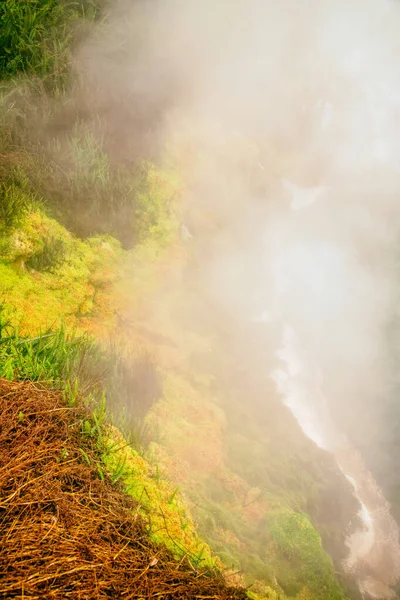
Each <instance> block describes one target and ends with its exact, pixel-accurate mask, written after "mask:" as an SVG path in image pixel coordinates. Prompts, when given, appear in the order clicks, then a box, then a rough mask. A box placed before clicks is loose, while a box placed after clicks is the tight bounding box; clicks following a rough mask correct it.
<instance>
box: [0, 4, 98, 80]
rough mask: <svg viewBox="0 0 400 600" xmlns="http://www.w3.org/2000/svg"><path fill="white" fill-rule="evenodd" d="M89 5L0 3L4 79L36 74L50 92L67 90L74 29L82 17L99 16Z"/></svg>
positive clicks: (1, 73) (0, 68)
mask: <svg viewBox="0 0 400 600" xmlns="http://www.w3.org/2000/svg"><path fill="white" fill-rule="evenodd" d="M85 5H86V6H85ZM89 6H90V5H89V4H88V3H82V2H79V1H78V2H77V1H75V2H72V1H69V0H65V1H63V0H29V2H21V1H20V0H4V1H3V2H2V3H1V4H0V48H1V51H0V78H8V77H13V76H15V75H16V74H18V73H19V72H22V73H28V74H34V75H37V76H39V77H41V78H42V79H43V81H44V82H45V83H46V87H47V89H50V90H52V91H54V90H56V89H64V88H65V85H66V83H67V81H68V76H69V71H70V64H71V45H72V42H73V41H74V36H75V32H74V26H75V25H76V23H77V21H78V19H79V18H80V17H83V16H85V17H86V18H89V19H93V18H94V16H95V14H96V10H97V8H96V6H95V5H94V4H91V10H90V9H89ZM85 8H86V10H85ZM88 9H89V10H88Z"/></svg>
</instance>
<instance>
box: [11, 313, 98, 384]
mask: <svg viewBox="0 0 400 600" xmlns="http://www.w3.org/2000/svg"><path fill="white" fill-rule="evenodd" d="M0 332H1V338H0V377H5V378H6V379H9V380H12V379H23V380H28V379H29V380H31V381H43V380H46V381H50V382H52V383H53V385H56V386H58V387H60V386H61V384H62V382H63V381H64V380H68V379H69V378H70V377H72V375H73V376H74V377H77V375H78V370H79V365H82V356H83V354H85V353H87V352H88V351H89V350H90V348H91V342H90V341H89V340H88V339H87V338H86V337H77V336H73V335H68V334H67V332H66V330H65V328H63V327H61V328H60V329H58V330H57V331H55V332H46V333H43V334H40V335H38V336H37V337H34V338H25V337H21V336H20V335H19V333H18V330H17V329H15V328H12V327H11V326H10V325H9V324H7V321H2V326H1V328H0Z"/></svg>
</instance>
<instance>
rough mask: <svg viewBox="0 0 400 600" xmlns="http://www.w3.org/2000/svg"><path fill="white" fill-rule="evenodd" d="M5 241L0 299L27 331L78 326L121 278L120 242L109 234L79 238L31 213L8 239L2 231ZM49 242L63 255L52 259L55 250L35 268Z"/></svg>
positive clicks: (1, 262) (38, 212)
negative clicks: (104, 291)
mask: <svg viewBox="0 0 400 600" xmlns="http://www.w3.org/2000/svg"><path fill="white" fill-rule="evenodd" d="M1 239H2V242H3V244H2V246H1V252H2V253H1V255H0V298H1V301H2V302H3V304H6V305H9V306H10V307H12V308H13V311H12V321H13V324H14V325H19V326H20V328H21V332H26V333H35V332H38V331H40V330H44V329H47V328H48V327H50V326H55V325H57V324H59V323H61V322H62V321H64V322H66V323H67V324H68V325H70V326H72V327H79V326H80V321H79V317H80V316H81V315H82V314H87V313H88V312H92V311H93V310H95V308H96V290H97V289H99V288H102V289H104V288H105V287H107V286H110V285H111V283H112V282H113V281H114V280H115V278H116V277H117V266H118V264H119V262H120V259H121V257H122V256H123V254H122V251H121V248H120V245H119V243H118V242H117V241H116V240H114V239H112V238H110V237H109V236H106V237H100V236H98V237H95V238H92V239H89V240H87V241H85V242H84V241H82V240H78V239H77V238H75V237H74V236H73V235H72V234H71V233H69V232H68V231H67V230H66V229H65V228H63V227H62V226H61V225H60V224H59V223H57V221H55V220H54V219H51V218H49V217H47V216H46V215H44V214H43V213H42V212H41V211H34V212H31V213H29V214H28V215H26V217H25V219H24V221H23V223H22V224H21V226H20V227H18V228H16V229H14V230H13V231H11V232H9V235H8V236H7V235H6V234H5V233H4V231H3V233H2V238H1ZM49 239H50V240H58V241H59V242H60V243H62V248H63V252H62V255H61V256H60V255H59V254H57V256H52V255H51V251H50V255H47V257H46V262H45V264H44V268H42V269H41V270H40V271H39V270H36V269H34V268H32V265H36V264H38V265H39V266H40V265H42V266H43V249H44V248H45V247H46V243H48V242H47V241H48V240H49ZM35 257H36V262H35V261H34V260H33V259H34V258H35ZM40 257H42V260H40Z"/></svg>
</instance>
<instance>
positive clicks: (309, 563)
mask: <svg viewBox="0 0 400 600" xmlns="http://www.w3.org/2000/svg"><path fill="white" fill-rule="evenodd" d="M82 6H85V3H84V2H81V3H77V4H74V5H72V4H71V5H65V6H64V5H63V6H62V5H61V4H60V3H58V2H57V1H56V0H35V1H34V2H31V3H19V2H16V1H14V0H7V2H6V3H4V4H3V5H2V9H1V12H0V19H2V23H3V24H5V25H6V26H5V27H3V29H2V35H3V38H2V39H1V40H0V41H1V42H2V46H3V47H7V48H8V58H7V60H5V61H4V57H3V62H1V63H0V71H1V76H2V77H3V78H4V77H6V78H10V77H14V76H15V75H16V74H17V73H18V72H21V71H22V72H24V73H28V74H34V75H35V79H34V80H33V81H31V82H30V83H26V81H22V82H19V83H18V85H17V86H15V85H12V86H10V85H8V86H7V87H5V88H4V90H5V91H4V93H3V95H2V96H1V106H2V109H3V110H2V114H1V123H0V140H1V150H0V153H1V163H0V193H1V197H0V209H1V211H0V294H1V296H0V301H1V303H2V305H1V306H2V323H3V325H4V324H6V323H9V322H11V323H13V324H14V325H16V324H17V325H18V326H19V328H20V332H21V333H23V334H29V335H31V336H32V335H36V334H37V333H39V332H40V331H43V330H45V329H46V328H48V327H49V326H54V325H57V324H59V323H60V321H64V322H66V324H67V326H68V327H70V328H78V329H81V330H88V331H90V332H91V333H95V334H96V335H97V337H98V338H99V339H104V338H106V337H107V336H108V335H109V333H110V332H112V331H115V330H118V332H119V337H120V338H121V341H122V342H124V343H129V345H130V346H131V347H134V350H135V351H136V348H137V347H141V348H145V349H147V351H148V352H150V353H151V354H152V355H153V356H154V359H155V361H156V363H157V364H158V365H159V369H160V370H161V371H162V372H163V373H164V380H163V393H162V399H161V400H160V402H159V403H158V404H157V406H156V407H155V409H154V410H153V412H152V413H151V414H150V415H149V418H148V421H149V424H148V426H149V427H151V428H152V432H153V436H154V439H157V443H156V442H153V444H151V445H150V448H149V450H148V455H147V460H145V459H144V458H143V457H142V456H140V455H139V454H138V453H137V452H136V451H134V450H131V449H129V448H127V447H126V446H125V444H124V442H123V440H121V438H120V434H119V433H116V432H115V431H114V433H110V434H109V435H110V436H111V437H110V438H109V440H108V450H107V451H106V452H105V453H104V461H105V464H106V465H107V468H108V469H110V470H111V471H112V472H113V473H114V477H115V478H117V479H119V478H122V479H123V481H124V482H125V483H126V486H127V489H128V490H129V493H131V494H132V495H133V496H134V497H135V498H136V499H138V500H139V501H140V502H141V504H142V510H143V512H145V513H147V514H148V515H150V521H151V523H152V528H151V534H152V535H153V536H154V538H155V539H157V540H158V541H164V542H165V543H166V544H167V545H169V546H170V547H171V548H173V550H174V551H176V552H177V554H179V553H182V551H183V550H182V548H185V551H187V552H189V555H190V556H191V560H193V561H202V560H206V561H211V562H212V561H214V560H215V559H213V558H212V557H211V553H210V550H209V548H208V546H207V545H206V544H204V543H203V542H202V541H201V539H200V538H199V537H198V535H197V534H196V531H195V527H194V524H193V523H194V522H193V518H192V516H191V511H192V512H193V513H194V514H195V515H196V519H197V520H198V522H199V524H200V527H201V531H202V532H203V534H204V536H206V537H207V539H208V540H209V542H210V544H211V545H212V546H213V548H214V549H215V550H216V551H217V552H218V553H219V555H220V556H221V558H223V559H224V560H225V562H226V564H227V566H231V565H234V566H240V567H241V568H242V569H244V570H245V571H246V572H247V575H248V576H249V579H250V580H252V579H254V578H256V579H258V580H260V582H259V584H258V590H259V592H260V593H261V594H262V595H264V596H265V597H270V598H273V597H275V596H276V594H280V597H283V596H284V594H283V592H282V588H284V589H285V591H286V593H287V595H288V596H289V597H296V598H308V600H312V599H314V598H315V599H317V598H321V599H322V598H324V599H325V598H326V599H328V598H332V599H334V598H335V599H336V598H341V597H343V595H342V593H341V592H340V590H339V588H338V586H337V584H336V583H335V581H334V579H333V567H332V564H331V561H330V559H329V558H328V557H327V555H326V554H325V553H324V552H323V550H322V548H321V542H320V538H319V536H318V534H317V533H316V531H315V529H314V528H313V527H312V525H311V523H310V521H309V519H308V518H307V517H306V516H305V515H304V514H303V513H304V512H306V511H307V510H308V509H309V506H308V504H307V502H308V500H309V499H310V497H311V498H312V504H314V505H315V507H316V508H318V506H319V505H320V499H321V495H320V491H321V490H323V489H324V486H325V483H326V482H325V483H324V482H323V481H322V479H323V475H321V472H322V473H324V466H321V467H319V466H317V467H315V465H317V463H318V461H319V458H318V453H316V452H315V451H313V450H311V449H310V445H309V444H307V443H305V442H304V440H303V438H302V436H301V435H300V434H299V432H298V430H296V435H295V436H294V439H296V440H297V442H298V443H299V447H298V448H297V449H296V448H295V449H293V447H292V446H291V445H290V444H289V442H287V441H286V438H285V439H284V437H283V436H284V435H285V432H284V431H282V432H281V437H279V435H277V436H272V438H271V440H270V442H269V443H264V440H263V435H262V432H260V431H255V430H250V429H251V428H250V429H249V430H246V431H241V429H240V427H239V425H238V424H240V423H241V422H242V421H243V418H242V417H243V415H241V410H243V409H242V407H243V402H242V401H241V399H240V398H238V399H237V404H235V405H234V406H235V407H236V408H235V410H229V412H228V411H227V410H226V406H224V403H225V401H226V400H225V399H226V397H227V391H226V390H225V389H221V390H219V391H218V393H216V391H215V389H214V386H213V381H214V380H215V374H211V371H210V372H208V371H207V369H198V368H196V367H193V365H192V363H191V356H192V355H194V354H203V355H204V354H205V353H206V352H207V347H208V345H209V340H208V339H207V337H206V336H201V335H199V334H198V333H196V332H191V331H188V330H187V329H186V328H185V327H182V326H181V325H179V323H176V322H174V321H173V319H172V320H171V311H170V308H171V306H173V305H174V302H175V301H176V300H178V304H177V306H178V307H179V306H180V304H179V302H181V303H182V301H183V302H185V300H184V299H185V298H186V294H185V291H184V290H183V293H182V297H181V298H179V297H178V296H179V293H180V292H179V290H180V287H179V281H180V278H181V275H180V269H181V267H182V258H183V253H182V251H181V249H180V248H179V246H174V245H173V244H171V243H172V242H173V240H174V232H175V231H176V223H174V220H173V218H172V214H173V211H171V208H173V201H174V199H175V198H176V192H177V189H178V188H179V182H178V180H177V178H176V176H175V175H174V174H173V173H171V172H170V171H161V170H160V169H158V168H156V167H155V166H153V165H151V164H148V163H143V164H140V165H135V166H134V167H132V168H131V167H130V168H127V167H124V168H119V167H115V165H113V164H112V163H111V161H110V159H109V157H108V155H107V153H106V151H105V149H104V147H103V145H102V141H101V139H99V138H98V137H95V136H94V135H93V133H92V132H91V130H90V128H88V127H87V126H86V125H85V124H84V123H81V122H80V121H79V119H78V117H77V116H75V117H74V118H72V122H71V123H70V127H69V128H68V132H67V133H63V135H61V136H60V135H54V137H51V136H49V135H46V136H45V137H44V139H42V138H41V137H40V135H38V131H39V130H45V131H47V126H48V124H49V123H50V122H52V120H54V118H55V116H57V115H58V116H59V115H60V114H61V115H63V114H64V113H63V111H64V109H65V107H64V104H63V103H64V100H63V93H64V91H65V90H66V89H67V88H68V85H69V78H70V69H69V63H70V55H71V54H70V53H71V51H72V49H73V45H74V44H75V43H77V40H78V39H79V35H80V34H79V32H80V31H81V30H82V27H83V28H85V27H86V26H87V25H88V23H87V18H86V24H85V22H84V20H82V16H81V15H82V14H83V13H82ZM88 16H89V17H90V19H89V21H90V20H91V19H92V18H93V15H90V14H89V13H86V17H88ZM77 24H78V25H79V27H77ZM60 38H61V46H58V48H56V46H55V44H56V43H58V42H57V40H59V39H60ZM28 42H29V43H28ZM67 103H68V99H66V100H65V105H67ZM171 203H172V205H171ZM77 215H79V218H77ZM54 217H57V220H56V219H54ZM61 223H63V225H64V226H63V225H61ZM65 226H67V227H68V228H69V229H68V228H66V227H65ZM72 230H74V231H75V233H77V234H79V236H80V239H78V238H77V237H76V236H74V235H73V233H72ZM99 233H100V234H101V235H98V234H99ZM113 236H117V237H118V238H119V240H120V242H121V243H122V244H123V245H124V246H125V248H127V247H129V246H132V245H134V248H133V250H130V251H129V252H128V251H127V250H126V249H125V250H123V249H122V248H121V243H120V242H118V241H117V240H116V239H115V237H113ZM183 262H184V261H183ZM176 274H177V275H176ZM118 276H119V279H118ZM163 286H164V287H163ZM182 299H183V300H182ZM127 305H129V310H128V311H127V312H126V306H127ZM155 305H156V306H158V307H161V309H158V310H154V309H153V307H154V306H155ZM115 310H116V312H115ZM121 311H122V313H123V314H122V317H121V316H120V315H121ZM14 342H15V343H14V346H13V349H14V350H16V351H17V353H18V352H20V349H21V348H22V347H23V348H25V351H24V353H23V360H22V359H21V360H20V361H19V362H18V364H17V367H15V364H16V363H15V362H13V360H11V359H10V357H8V358H7V361H4V363H3V364H7V369H8V370H7V371H6V372H5V373H3V374H5V375H7V376H10V377H11V376H12V375H13V374H14V375H15V374H17V375H19V376H21V374H22V373H21V370H23V369H24V368H26V366H27V365H28V366H29V369H28V370H29V374H30V376H32V373H33V374H34V372H35V369H36V368H37V362H38V361H37V360H36V358H35V357H37V346H30V345H29V343H28V346H25V345H23V346H21V345H20V342H19V340H18V338H17V339H16V341H15V340H14ZM64 347H65V346H64V345H63V344H61V345H60V348H61V353H62V352H63V348H64ZM14 350H13V351H14ZM217 350H218V351H219V352H220V353H221V352H222V349H221V348H219V349H218V348H217ZM46 351H47V350H46ZM69 352H70V350H68V353H69ZM45 353H46V352H45ZM57 360H58V359H57ZM39 362H40V361H39ZM15 368H17V372H15ZM46 368H47V367H46ZM13 369H14V370H13ZM41 373H43V369H42V371H41ZM60 374H62V373H61V372H60ZM72 384H73V385H75V384H74V383H73V382H72V383H69V384H68V385H70V386H71V385H72ZM71 389H72V388H71V387H70V388H69V394H71ZM74 389H75V388H74ZM72 396H73V394H72ZM229 406H230V409H231V408H232V406H233V405H232V404H230V405H229ZM280 414H281V413H280ZM227 415H229V419H228V418H227ZM245 417H246V419H247V420H249V421H250V422H252V420H254V415H252V414H251V411H250V412H249V413H247V414H246V415H245ZM285 419H286V418H284V421H285V422H286V420H285ZM289 421H290V419H289ZM95 426H96V423H94V424H89V425H88V427H89V430H91V428H93V427H94V428H95ZM266 427H267V429H266V430H267V431H268V424H267V426H266ZM273 427H275V425H271V428H273ZM121 445H122V448H121ZM276 447H277V448H278V450H279V451H275V448H276ZM239 450H240V451H239ZM246 452H248V453H250V454H251V457H247V459H246V460H244V458H243V457H244V456H245V454H246ZM297 452H300V453H301V452H305V454H306V456H307V460H308V461H309V463H310V464H311V465H312V464H314V463H315V465H314V467H315V468H314V467H313V468H311V472H310V473H307V470H306V468H304V469H303V467H304V464H303V465H302V466H300V469H303V470H300V471H299V470H297V471H296V473H293V469H292V465H291V461H292V458H293V455H294V454H296V453H297ZM255 458H257V460H255ZM300 462H301V461H300ZM249 464H254V472H253V473H248V472H247V471H246V469H248V465H249ZM297 464H298V465H299V464H300V463H297ZM263 466H265V469H263ZM264 470H265V471H266V472H267V474H268V476H267V479H266V480H265V481H264V479H263V476H264V475H263V472H264ZM274 473H275V480H274ZM164 474H167V478H166V477H165V476H164ZM276 476H280V477H281V478H282V481H281V482H280V483H279V482H278V483H277V481H276ZM321 478H322V479H321ZM167 479H169V480H171V481H172V482H174V483H168V482H167ZM333 479H334V478H333ZM310 484H311V485H310ZM176 485H179V487H180V488H181V489H182V491H184V492H185V501H184V500H183V499H182V497H181V494H180V493H179V492H178V491H177V490H176ZM314 487H316V488H318V489H317V492H316V493H314V491H312V489H311V488H314ZM188 503H189V504H190V507H191V510H189V508H188ZM309 512H310V511H309ZM314 521H318V519H314ZM320 521H321V522H320V523H319V524H320V525H321V524H323V521H324V519H323V518H321V519H320ZM272 588H274V589H275V590H276V591H274V590H273V589H272Z"/></svg>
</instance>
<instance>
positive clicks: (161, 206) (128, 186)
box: [40, 126, 179, 248]
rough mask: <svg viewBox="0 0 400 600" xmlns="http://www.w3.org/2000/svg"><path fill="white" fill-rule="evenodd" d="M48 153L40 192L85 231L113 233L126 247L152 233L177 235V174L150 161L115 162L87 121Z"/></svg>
mask: <svg viewBox="0 0 400 600" xmlns="http://www.w3.org/2000/svg"><path fill="white" fill-rule="evenodd" d="M48 153H49V170H48V173H47V175H46V176H45V177H44V178H43V179H42V181H41V183H40V191H41V194H42V195H43V196H44V197H46V199H47V201H48V203H49V205H50V206H53V207H55V209H56V211H57V213H56V214H57V215H58V217H59V218H60V219H62V220H63V221H64V222H65V224H66V225H67V226H68V227H69V228H70V229H71V230H72V231H74V232H75V233H77V234H78V235H79V236H80V237H86V236H88V235H93V234H94V233H100V234H111V235H113V236H115V237H117V238H118V239H119V240H120V241H121V242H122V244H123V245H124V246H125V247H126V248H130V247H132V246H133V245H135V244H138V243H143V242H144V241H146V240H148V239H155V240H157V242H158V243H159V244H160V245H165V244H168V243H169V242H170V241H171V240H172V238H173V235H174V233H175V230H176V225H175V223H174V220H173V218H172V213H173V203H174V198H175V196H176V195H177V193H178V189H179V188H178V187H177V186H178V184H177V183H176V182H175V180H174V175H173V174H171V173H169V172H168V171H163V170H162V169H159V168H157V167H155V166H154V165H153V164H150V163H146V162H142V163H140V164H138V165H136V166H134V167H131V168H128V167H122V166H118V167H116V166H112V165H111V164H110V160H109V157H108V155H107V153H106V152H105V150H104V148H103V143H102V140H101V139H98V138H96V137H95V136H94V135H93V134H92V133H91V132H90V130H88V129H87V128H85V127H82V126H76V127H75V129H74V131H73V133H72V135H70V136H69V137H68V139H67V140H66V149H65V150H64V151H63V152H62V151H61V150H60V149H58V147H57V145H55V146H54V147H51V148H49V151H48ZM54 157H55V158H54Z"/></svg>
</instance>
